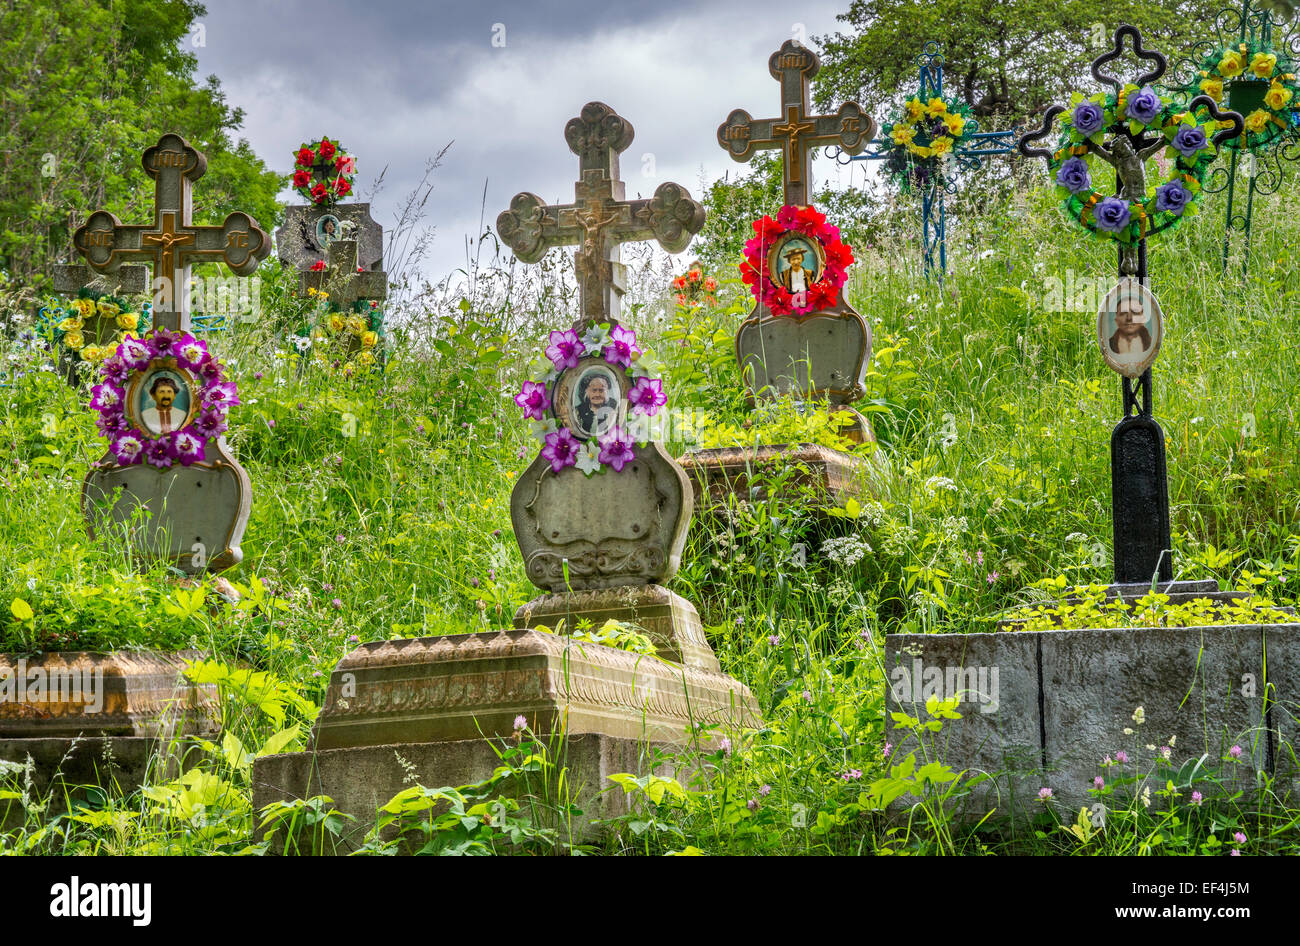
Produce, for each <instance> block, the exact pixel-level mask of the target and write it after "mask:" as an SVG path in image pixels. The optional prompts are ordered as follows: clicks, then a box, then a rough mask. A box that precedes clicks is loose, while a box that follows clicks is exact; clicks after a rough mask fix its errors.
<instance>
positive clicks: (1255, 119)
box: [1246, 108, 1269, 135]
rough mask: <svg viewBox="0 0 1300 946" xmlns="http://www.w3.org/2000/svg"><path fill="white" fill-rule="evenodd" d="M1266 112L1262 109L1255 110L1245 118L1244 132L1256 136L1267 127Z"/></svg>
mask: <svg viewBox="0 0 1300 946" xmlns="http://www.w3.org/2000/svg"><path fill="white" fill-rule="evenodd" d="M1268 122H1269V116H1268V112H1266V111H1264V110H1263V109H1262V108H1257V109H1255V110H1254V111H1253V112H1251V113H1250V114H1249V115H1247V116H1246V131H1248V132H1250V133H1251V134H1252V135H1257V134H1259V133H1260V132H1261V131H1263V130H1264V129H1265V128H1267V127H1268Z"/></svg>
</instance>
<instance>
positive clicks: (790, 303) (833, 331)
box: [682, 40, 876, 501]
mask: <svg viewBox="0 0 1300 946" xmlns="http://www.w3.org/2000/svg"><path fill="white" fill-rule="evenodd" d="M820 68H821V61H820V60H819V59H818V57H817V54H816V53H814V52H813V51H812V50H810V49H807V48H805V47H804V46H802V45H800V44H799V43H797V42H795V41H794V40H787V41H786V42H785V43H784V44H783V45H782V46H781V48H780V49H779V50H777V51H776V52H775V53H773V54H772V56H771V58H770V59H769V60H768V70H769V71H770V72H771V74H772V77H773V78H774V79H776V80H777V81H778V82H779V83H780V86H781V115H780V116H779V117H776V118H767V119H754V118H751V117H750V115H749V113H748V112H746V111H745V110H744V109H736V110H734V111H733V112H732V113H731V114H730V115H728V116H727V120H726V121H725V122H723V123H722V125H721V126H719V128H718V143H719V144H720V145H721V146H722V147H723V148H724V149H725V150H726V151H727V153H728V154H730V155H731V156H732V158H734V159H735V160H737V161H747V160H748V159H749V158H750V157H752V156H753V154H754V152H755V151H758V150H764V149H778V148H779V149H780V150H781V152H782V157H783V186H784V195H785V206H784V207H782V208H781V210H780V212H779V213H778V214H777V216H776V218H775V219H773V218H771V217H764V218H763V219H761V220H758V221H755V223H754V231H755V236H754V238H753V239H752V240H750V241H749V243H747V244H746V247H745V253H746V261H745V264H744V265H743V266H742V267H741V269H742V272H743V273H744V277H745V282H746V283H749V284H750V285H751V287H752V290H753V292H754V296H755V300H756V304H755V306H754V311H753V312H752V313H751V314H750V315H749V317H748V318H747V319H746V320H745V321H744V323H743V324H742V325H741V327H740V329H739V331H737V333H736V358H737V361H738V362H739V363H740V368H741V373H742V375H743V377H744V380H745V385H746V389H747V391H748V393H749V396H750V399H751V402H754V401H757V400H761V399H770V398H773V397H776V396H778V395H793V396H795V397H796V398H798V399H800V400H806V401H809V402H815V403H818V404H827V405H829V409H830V410H831V411H832V412H833V413H835V414H837V415H840V416H842V417H844V418H845V419H847V420H849V421H850V424H849V426H848V427H847V428H846V429H844V430H843V431H842V433H843V434H844V435H845V436H847V437H848V438H849V439H850V440H855V441H857V442H859V443H861V442H865V441H869V440H872V439H874V438H873V436H872V433H871V427H870V425H869V424H868V423H867V421H866V419H865V418H864V417H862V416H861V415H860V414H858V413H857V412H855V411H853V410H852V409H851V408H849V407H848V405H849V404H850V403H851V402H852V401H853V400H855V399H856V398H858V397H860V396H861V394H862V386H861V382H862V378H863V375H864V373H865V370H866V362H867V360H868V358H869V357H870V353H871V329H870V327H869V326H868V324H867V322H866V320H864V319H863V318H862V316H861V315H859V314H858V313H857V312H856V311H854V309H853V308H852V306H850V305H849V303H848V300H847V299H846V298H845V297H844V294H843V292H842V291H841V287H842V286H843V284H844V282H845V280H846V278H847V276H846V268H847V266H848V265H850V264H851V263H852V261H853V256H852V250H851V249H850V248H849V247H848V246H847V245H846V244H844V243H843V242H842V241H841V240H840V235H839V230H838V228H836V227H835V226H833V225H831V224H829V223H828V222H827V221H826V218H825V215H823V214H821V213H819V212H818V211H817V209H816V208H815V207H812V206H811V205H810V204H809V197H810V195H811V193H812V171H811V157H812V155H811V151H812V149H813V148H815V147H819V146H824V145H836V146H838V147H839V148H840V149H841V150H842V151H844V152H846V153H848V154H856V153H858V152H859V151H861V150H862V149H863V148H864V147H866V145H867V143H868V142H869V141H870V140H871V138H872V136H873V135H874V134H875V130H876V123H875V121H874V120H872V118H871V117H870V116H869V115H867V114H866V113H865V112H864V111H863V110H862V109H861V107H859V106H858V105H857V103H855V102H846V103H845V104H844V105H842V106H840V108H839V110H838V111H837V112H836V113H835V114H833V115H810V114H809V113H808V111H809V110H808V84H809V80H811V78H812V77H813V76H815V75H816V74H817V72H818V70H819V69H820ZM778 459H780V460H784V461H785V462H786V463H789V464H794V465H796V466H798V467H799V468H801V469H806V470H807V471H808V473H807V475H806V476H804V477H803V479H804V480H805V481H810V482H812V483H814V484H816V485H819V486H820V487H821V488H822V489H823V490H824V491H826V492H828V493H829V494H830V496H831V497H832V498H833V499H835V500H837V501H838V500H840V499H842V498H845V497H847V496H851V495H855V494H857V493H859V492H860V491H861V484H860V480H861V479H862V476H863V475H864V474H865V469H864V464H862V463H861V462H860V461H859V460H857V459H855V458H853V457H850V456H849V455H847V454H842V453H840V452H838V451H835V450H829V449H826V448H823V447H817V446H815V445H812V444H795V445H781V446H775V445H760V446H757V447H756V448H721V449H712V450H700V451H695V452H692V453H689V454H687V456H686V457H684V458H683V459H682V463H683V465H684V466H686V467H687V468H688V469H689V470H690V471H691V474H692V478H693V479H694V485H695V495H696V498H697V499H700V500H701V501H703V500H705V499H707V498H712V499H716V500H725V498H726V496H727V495H729V494H731V493H737V494H740V495H742V496H744V497H746V498H748V497H749V475H750V473H751V472H752V471H753V469H754V468H755V467H756V466H762V465H765V464H767V463H768V462H770V461H774V460H778Z"/></svg>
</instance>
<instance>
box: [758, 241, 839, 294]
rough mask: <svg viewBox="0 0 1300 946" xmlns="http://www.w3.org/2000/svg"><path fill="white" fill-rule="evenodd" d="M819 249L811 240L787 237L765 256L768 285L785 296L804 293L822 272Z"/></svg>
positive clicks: (823, 262)
mask: <svg viewBox="0 0 1300 946" xmlns="http://www.w3.org/2000/svg"><path fill="white" fill-rule="evenodd" d="M823 252H824V251H823V250H822V245H821V243H819V242H818V241H817V240H814V239H813V238H812V237H807V236H804V235H803V234H799V233H792V234H788V235H787V236H786V237H785V239H783V240H779V241H777V243H776V245H775V246H773V247H772V249H771V250H770V252H769V256H768V270H769V271H770V272H771V274H772V282H774V283H775V284H776V285H778V286H781V287H782V288H784V289H786V290H787V291H789V292H796V293H797V292H807V291H808V290H809V289H811V288H812V284H813V283H815V282H816V281H817V280H818V279H819V278H820V277H821V274H822V272H823V270H825V268H826V263H825V260H824V259H823V258H822V254H823Z"/></svg>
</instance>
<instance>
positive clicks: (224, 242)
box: [74, 134, 271, 574]
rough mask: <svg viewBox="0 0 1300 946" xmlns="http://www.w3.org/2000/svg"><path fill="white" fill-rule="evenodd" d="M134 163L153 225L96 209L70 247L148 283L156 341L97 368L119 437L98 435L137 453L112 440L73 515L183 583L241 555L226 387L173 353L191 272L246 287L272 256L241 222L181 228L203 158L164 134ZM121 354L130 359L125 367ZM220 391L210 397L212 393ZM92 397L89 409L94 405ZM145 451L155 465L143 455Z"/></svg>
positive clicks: (183, 325)
mask: <svg viewBox="0 0 1300 946" xmlns="http://www.w3.org/2000/svg"><path fill="white" fill-rule="evenodd" d="M143 164H144V170H145V173H146V174H148V175H149V176H150V177H151V178H153V179H154V222H153V224H152V225H147V224H146V225H131V226H126V225H123V224H122V223H121V221H119V220H118V219H117V218H116V217H115V216H113V215H112V214H111V213H108V212H107V211H103V210H99V211H96V212H95V213H93V214H91V215H90V217H89V218H88V219H87V221H86V223H85V224H84V225H83V226H81V227H80V228H79V229H78V230H77V231H76V233H75V234H74V244H75V245H76V247H77V249H78V250H79V251H80V252H81V254H82V255H83V256H84V257H85V258H86V261H87V263H88V264H89V265H90V267H91V268H92V269H94V270H95V271H96V272H100V273H114V272H117V271H118V270H119V269H120V267H121V266H122V264H123V263H125V262H129V261H131V260H148V261H150V262H151V263H152V264H153V269H154V273H155V278H154V286H153V288H154V305H153V328H154V332H153V333H152V335H151V336H150V337H149V339H147V340H141V342H139V343H136V346H135V347H134V348H132V349H130V351H129V352H128V351H126V348H127V345H129V344H131V343H126V344H124V345H123V346H122V347H121V348H119V353H118V354H117V355H115V356H113V358H110V359H109V360H108V361H106V362H105V363H104V368H105V371H106V372H110V371H111V372H115V375H114V377H115V379H116V381H117V382H119V383H120V387H119V386H114V385H110V387H112V388H113V391H114V392H115V393H113V395H112V396H113V397H116V398H120V399H122V400H123V403H121V404H120V407H121V408H122V411H121V412H122V414H123V417H124V420H123V422H122V426H121V427H116V428H111V429H110V428H105V433H106V434H116V435H124V436H127V437H134V441H133V444H134V446H135V447H136V449H134V452H131V450H130V448H131V446H132V444H127V443H126V442H125V441H123V440H122V437H121V436H119V437H117V439H114V440H113V441H112V443H113V444H114V445H115V447H114V449H110V450H109V451H108V452H107V453H106V454H105V456H104V457H103V459H101V460H100V461H99V462H98V463H96V464H94V466H93V467H92V469H91V471H90V473H89V474H88V475H87V476H86V480H85V483H84V485H83V488H82V510H83V512H84V514H85V516H86V519H87V522H88V523H89V524H90V528H91V531H92V533H93V532H94V530H95V529H96V527H97V526H101V527H102V525H103V524H104V523H109V524H111V527H113V528H123V529H129V530H130V533H131V544H132V546H133V549H134V552H135V553H136V554H137V555H140V556H142V557H143V558H145V559H147V560H158V559H162V560H165V561H168V562H171V563H172V564H174V565H175V566H176V567H177V568H180V569H181V570H183V571H186V572H189V573H191V574H199V573H203V572H206V571H220V570H222V569H225V568H229V567H230V566H232V565H234V564H236V563H237V562H239V561H240V559H241V558H242V556H243V553H242V552H241V550H240V547H239V542H240V539H241V538H242V536H243V532H244V528H245V526H246V525H247V522H248V513H249V504H250V502H251V486H250V484H249V481H248V474H247V473H245V472H244V469H243V467H241V466H240V465H239V463H238V462H237V461H236V460H235V458H234V457H233V456H232V455H231V454H230V452H229V450H228V448H227V445H226V441H225V437H224V436H223V435H222V432H223V431H224V429H225V422H224V417H225V412H224V407H225V406H226V405H227V403H228V401H229V399H230V398H232V397H233V396H234V390H233V385H228V384H225V383H224V380H225V379H224V377H223V376H222V367H221V365H220V364H219V363H218V362H217V361H215V360H214V359H212V358H211V357H210V356H209V355H208V354H207V351H206V346H203V345H202V344H201V343H200V344H199V345H198V346H197V347H196V348H194V349H193V351H194V353H195V354H194V360H191V361H188V362H187V361H185V360H184V358H183V356H182V353H181V351H180V348H181V344H182V343H183V342H184V340H185V339H187V338H191V339H192V336H189V335H188V334H186V333H188V331H189V329H190V316H189V298H188V297H189V293H188V287H189V270H190V265H191V264H192V263H195V262H223V263H225V264H226V265H227V266H228V267H230V269H231V270H232V271H233V272H235V273H236V274H237V275H240V276H247V275H249V274H250V273H252V272H253V271H254V270H256V268H257V264H258V261H259V260H262V259H264V258H265V257H266V256H267V254H268V253H269V252H270V248H271V247H270V240H269V239H268V238H267V235H266V234H265V233H264V232H263V231H262V230H261V229H260V228H259V227H258V226H257V223H256V222H255V221H254V220H253V218H252V217H250V216H248V214H246V213H243V212H240V211H236V212H234V213H231V214H230V215H229V216H227V217H226V220H225V222H224V223H223V224H221V225H220V226H198V225H195V224H193V223H192V222H191V220H190V213H191V188H192V186H193V183H194V182H195V181H197V180H199V179H200V178H201V177H202V176H203V174H204V172H205V171H206V169H207V158H206V157H205V156H204V155H203V153H202V152H200V151H197V150H195V149H194V148H193V147H191V146H190V144H189V142H187V141H186V140H185V139H184V138H182V137H181V136H180V135H175V134H166V135H163V136H162V137H161V138H160V139H159V140H158V143H157V144H156V145H155V146H153V147H152V148H149V149H148V150H146V151H145V152H144V156H143ZM159 346H162V348H160V347H159ZM163 349H166V350H165V351H164V350H163ZM128 355H130V356H133V359H132V360H130V361H129V362H128V361H126V360H124V358H125V357H126V356H128ZM108 377H109V375H108V374H107V373H106V374H105V378H106V384H107V379H108ZM218 386H219V387H220V391H218V392H217V393H216V394H211V393H210V392H213V391H216V390H217V387H218ZM169 387H170V389H171V390H170V394H168V390H167V389H168V388H169ZM118 392H120V393H118ZM99 397H100V396H99V395H97V402H96V404H97V409H101V408H100V405H102V404H103V403H104V402H103V401H102V400H98V398H99ZM160 398H161V399H160ZM164 401H165V402H166V403H164ZM214 401H220V403H219V404H216V403H214ZM236 403H237V402H236ZM201 408H205V410H202V411H201V410H200V409H201ZM207 408H210V410H209V409H207ZM101 413H103V411H102V410H101ZM196 431H197V433H196ZM151 436H152V437H153V438H154V439H152V440H151V439H149V438H150V437H151ZM182 437H189V438H190V439H188V440H185V441H184V444H183V447H182V448H183V449H184V450H186V451H188V453H184V454H177V455H176V456H175V457H173V458H172V459H174V460H175V461H176V462H165V458H164V457H163V456H162V452H163V451H164V450H168V451H170V452H175V451H176V450H177V449H178V448H177V445H178V444H181V439H180V438H182ZM119 446H121V447H123V448H124V450H125V452H124V450H123V449H117V447H119ZM155 449H156V451H157V453H156V455H153V456H149V457H142V456H141V454H142V453H144V452H146V451H147V450H155ZM196 457H197V459H195V458H196ZM124 458H125V459H124ZM141 459H145V460H146V461H147V462H140V460H141ZM177 463H179V464H180V465H179V466H178V465H176V464H177ZM119 490H120V492H119ZM105 507H106V508H105ZM141 510H143V511H145V512H146V514H147V515H146V516H145V519H146V521H145V523H144V524H143V525H139V524H138V523H139V511H141ZM133 521H134V522H136V523H137V524H136V525H134V526H132V525H130V524H131V523H132V522H133Z"/></svg>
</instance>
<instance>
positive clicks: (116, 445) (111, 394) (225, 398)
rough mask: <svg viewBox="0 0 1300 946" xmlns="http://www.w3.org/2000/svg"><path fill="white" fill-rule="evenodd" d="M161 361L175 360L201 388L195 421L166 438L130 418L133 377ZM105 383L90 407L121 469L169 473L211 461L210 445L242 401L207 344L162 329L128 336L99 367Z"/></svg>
mask: <svg viewBox="0 0 1300 946" xmlns="http://www.w3.org/2000/svg"><path fill="white" fill-rule="evenodd" d="M157 358H174V359H176V364H177V365H179V366H180V367H183V368H185V369H187V370H188V371H190V372H191V373H192V374H193V375H194V377H195V379H196V380H197V381H198V382H199V384H200V385H201V387H200V391H199V409H198V410H197V411H195V412H194V415H193V417H194V419H193V420H191V421H190V422H189V423H188V424H186V425H185V426H184V427H182V428H181V429H180V430H174V431H172V432H171V433H169V434H164V435H162V436H161V437H150V436H149V435H148V434H146V433H144V432H143V431H141V430H139V429H137V428H135V427H132V426H131V422H130V421H129V420H128V419H127V416H126V388H127V385H128V383H129V381H130V378H131V375H133V374H134V373H135V372H137V371H143V370H144V369H145V368H147V367H148V366H149V363H150V362H152V361H153V360H154V359H157ZM100 377H101V379H102V381H101V383H100V384H97V385H95V386H94V387H93V388H91V400H90V407H91V409H92V410H94V411H95V412H96V413H97V414H98V415H99V416H98V417H97V418H96V419H95V423H96V425H97V426H98V427H99V433H100V435H101V436H103V437H104V438H105V439H107V440H108V442H109V449H110V450H111V451H112V453H113V456H114V457H115V458H116V460H117V462H118V463H119V464H120V465H122V466H134V465H136V464H138V463H147V464H148V465H149V466H153V467H156V468H157V469H159V470H165V469H168V468H169V467H171V466H172V464H174V463H180V464H181V465H182V466H189V465H190V464H192V463H199V462H202V461H203V460H204V459H206V456H207V443H208V441H209V440H214V439H216V438H217V437H220V436H221V435H222V434H223V433H225V431H226V428H227V423H226V418H227V412H228V411H229V410H230V408H231V407H233V406H234V405H236V404H238V403H239V390H238V388H237V386H236V385H235V383H234V382H233V381H227V380H226V378H225V368H224V367H223V366H222V364H221V362H219V361H217V360H216V359H215V358H213V357H212V354H211V353H210V352H209V351H208V346H207V343H206V342H204V341H202V340H201V339H197V338H195V337H194V336H193V335H190V334H189V333H185V334H179V335H178V334H176V333H174V332H169V331H167V330H166V329H157V330H156V331H154V332H152V333H151V334H150V335H148V336H145V337H143V338H136V337H135V336H133V335H128V336H127V337H126V339H125V341H123V342H122V344H120V345H118V346H117V351H116V352H114V353H113V355H111V356H110V357H109V358H106V359H105V360H104V363H103V364H102V365H101V366H100Z"/></svg>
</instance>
